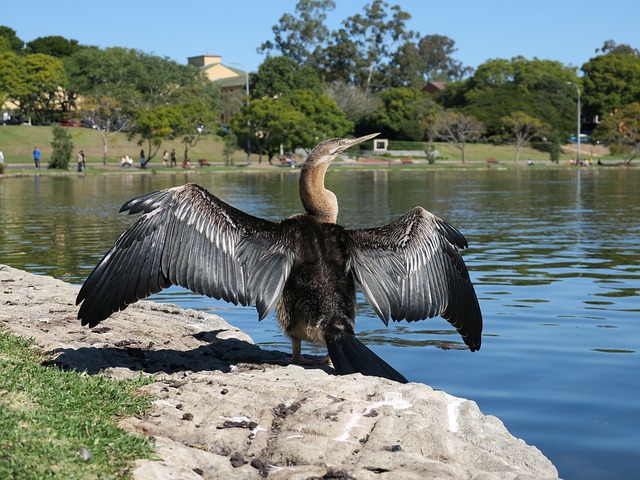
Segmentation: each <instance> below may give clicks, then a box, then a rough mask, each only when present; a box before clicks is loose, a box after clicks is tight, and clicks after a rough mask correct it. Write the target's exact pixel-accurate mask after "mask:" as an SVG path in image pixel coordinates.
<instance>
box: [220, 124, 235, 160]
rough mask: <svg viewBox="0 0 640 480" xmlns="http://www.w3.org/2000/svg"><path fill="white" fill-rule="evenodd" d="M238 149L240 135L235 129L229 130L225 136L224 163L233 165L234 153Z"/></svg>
mask: <svg viewBox="0 0 640 480" xmlns="http://www.w3.org/2000/svg"><path fill="white" fill-rule="evenodd" d="M237 150H238V137H236V134H235V133H233V131H229V132H227V134H226V135H225V136H224V148H223V150H222V154H223V155H224V164H225V165H233V154H234V153H235V152H236V151H237Z"/></svg>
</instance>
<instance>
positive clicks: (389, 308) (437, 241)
mask: <svg viewBox="0 0 640 480" xmlns="http://www.w3.org/2000/svg"><path fill="white" fill-rule="evenodd" d="M373 136H375V135H368V136H365V137H360V138H357V139H349V140H347V139H339V138H337V139H330V140H325V141H324V142H322V143H320V144H319V145H318V146H317V147H316V148H314V150H313V151H312V152H311V154H310V155H309V157H308V158H307V160H305V164H304V165H303V167H302V169H301V173H300V199H301V201H302V204H303V206H304V208H305V211H306V213H304V214H300V215H294V216H293V217H290V218H286V219H284V220H282V221H280V222H273V221H270V220H266V219H262V218H259V217H254V216H252V215H249V214H247V213H245V212H243V211H242V210H239V209H237V208H234V207H232V206H231V205H228V204H226V203H225V202H223V201H222V200H220V199H219V198H217V197H216V196H214V195H212V194H211V193H209V192H208V191H206V190H205V189H204V188H202V187H200V186H198V185H195V184H187V185H183V186H181V187H173V188H167V189H164V190H160V191H158V192H152V193H148V194H145V195H142V196H140V197H138V198H134V199H133V200H130V201H129V202H127V203H125V204H124V205H123V207H122V209H121V211H128V212H129V213H130V214H141V215H140V217H139V218H138V219H137V220H136V221H135V222H134V223H133V224H132V225H131V226H130V227H129V228H128V229H127V230H125V231H124V232H123V233H122V235H120V237H119V238H118V239H117V240H116V242H115V244H114V246H113V247H112V248H111V249H110V250H109V252H107V254H106V255H105V256H104V257H103V259H102V260H101V261H100V262H99V263H98V265H97V266H96V268H95V269H94V270H93V272H92V273H91V274H90V275H89V277H88V278H87V280H86V281H85V283H84V285H83V286H82V288H81V289H80V292H79V293H78V297H77V300H76V302H77V303H78V304H80V303H82V305H81V307H80V310H79V311H78V318H80V319H81V320H82V324H83V325H89V326H90V327H93V326H95V325H97V324H98V323H99V322H100V321H102V320H104V319H106V318H107V317H109V316H110V315H111V314H112V313H114V312H117V311H119V310H123V309H125V308H126V307H127V306H128V305H129V304H131V303H134V302H136V301H138V300H140V299H142V298H146V297H148V296H149V295H151V294H154V293H157V292H159V291H160V290H162V289H163V288H167V287H169V286H170V285H180V286H182V287H185V288H188V289H190V290H192V291H194V292H197V293H200V294H203V295H207V296H210V297H214V298H217V299H223V300H226V301H228V302H231V303H234V304H236V305H237V304H241V305H247V306H248V305H252V306H255V307H256V310H257V311H258V315H259V319H260V320H261V319H263V318H264V317H265V316H266V315H267V314H268V313H269V311H271V310H272V309H274V308H275V309H276V315H277V317H278V321H279V322H280V325H281V327H282V330H283V332H284V333H285V334H286V335H287V336H289V337H290V338H291V340H292V350H293V361H294V363H300V362H301V356H300V348H301V347H300V345H301V341H302V340H310V341H314V342H324V343H325V344H326V346H327V350H328V352H329V356H330V358H331V361H332V362H333V365H334V368H335V370H336V371H337V373H339V374H349V373H355V372H359V373H362V374H364V375H374V376H381V377H385V378H389V379H391V380H395V381H399V382H406V381H407V380H406V379H405V378H404V377H403V376H402V375H401V374H400V373H398V372H397V371H396V370H395V369H393V368H392V367H391V366H390V365H388V364H387V363H386V362H384V361H383V360H382V359H381V358H380V357H378V356H377V355H376V354H375V353H374V352H372V351H371V350H370V349H368V348H367V347H366V346H365V345H363V344H362V343H361V342H360V341H359V340H358V339H357V338H356V336H355V334H354V329H355V320H356V288H360V289H361V290H362V292H363V293H364V295H365V297H366V299H367V301H368V302H369V303H370V304H371V306H372V308H373V310H374V311H375V312H376V314H377V315H378V316H379V317H380V319H381V320H382V321H383V322H384V323H385V324H388V322H389V320H393V321H401V320H406V321H410V322H412V321H417V320H423V319H426V318H430V317H434V316H437V315H441V316H442V317H443V318H445V319H446V320H448V321H449V323H451V324H452V325H453V326H454V327H455V328H456V329H457V330H458V332H459V333H460V335H461V337H462V339H463V340H464V342H465V343H466V344H467V345H468V346H469V349H470V350H471V351H476V350H479V349H480V345H481V335H482V315H481V312H480V307H479V305H478V299H477V297H476V294H475V291H474V289H473V285H472V284H471V280H470V278H469V273H468V271H467V268H466V266H465V264H464V261H463V259H462V256H461V255H460V253H459V250H460V249H463V248H466V246H467V241H466V239H465V238H464V236H463V235H462V234H461V233H460V232H459V231H458V230H456V229H455V228H454V227H452V226H451V225H449V224H448V223H446V222H445V221H443V220H442V219H440V218H438V217H436V216H435V215H433V214H431V213H429V212H428V211H426V210H425V209H423V208H422V207H415V208H413V209H411V210H410V211H409V212H407V213H405V214H404V215H402V216H401V217H399V218H398V219H397V220H395V221H393V222H391V223H389V224H387V225H382V226H379V227H372V228H364V229H348V228H344V227H342V226H340V225H338V224H337V223H336V219H337V215H338V204H337V199H336V197H335V195H334V194H333V193H332V192H330V191H329V190H327V189H326V188H324V174H325V172H326V170H327V168H328V166H329V164H330V163H331V161H332V160H333V159H334V158H335V156H336V155H337V154H338V153H340V152H342V151H344V150H345V149H346V148H348V147H349V146H352V145H355V144H357V143H360V142H362V141H364V140H367V139H369V138H372V137H373Z"/></svg>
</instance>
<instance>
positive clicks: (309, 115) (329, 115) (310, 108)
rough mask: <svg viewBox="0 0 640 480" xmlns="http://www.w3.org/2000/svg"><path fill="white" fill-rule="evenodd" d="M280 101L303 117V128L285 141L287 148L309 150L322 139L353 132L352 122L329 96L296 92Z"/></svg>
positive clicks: (308, 91) (309, 92)
mask: <svg viewBox="0 0 640 480" xmlns="http://www.w3.org/2000/svg"><path fill="white" fill-rule="evenodd" d="M282 100H283V101H284V102H287V103H288V104H289V105H291V107H292V108H294V109H295V110H297V111H298V112H301V113H302V114H303V115H304V117H305V124H306V126H305V128H300V129H296V130H295V131H294V132H295V133H293V134H292V135H291V137H290V139H287V140H285V142H286V143H288V147H289V148H294V147H300V148H306V149H309V150H310V149H311V148H313V147H314V146H315V145H316V144H317V143H318V142H319V141H320V140H321V139H323V138H330V137H343V136H345V135H346V134H347V133H349V132H352V131H353V122H351V121H349V120H348V119H347V117H346V115H345V113H344V112H343V111H341V110H340V107H338V104H337V103H336V101H335V100H334V99H333V98H331V97H330V96H329V95H325V94H321V95H317V94H316V93H315V92H312V91H311V90H296V91H294V92H292V93H290V94H289V95H287V96H286V97H283V98H282Z"/></svg>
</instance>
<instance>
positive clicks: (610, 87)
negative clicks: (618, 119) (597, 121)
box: [582, 50, 640, 118]
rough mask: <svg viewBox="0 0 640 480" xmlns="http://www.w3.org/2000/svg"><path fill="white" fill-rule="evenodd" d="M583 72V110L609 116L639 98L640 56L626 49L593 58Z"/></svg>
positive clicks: (639, 99) (601, 116) (585, 65)
mask: <svg viewBox="0 0 640 480" xmlns="http://www.w3.org/2000/svg"><path fill="white" fill-rule="evenodd" d="M582 71H583V72H584V78H583V85H584V95H583V103H584V112H585V114H586V115H587V116H596V115H597V116H598V117H600V118H604V117H606V116H607V115H608V114H610V113H612V112H614V111H615V110H616V109H619V108H622V107H624V106H625V105H628V104H629V103H631V102H637V101H640V56H638V55H637V54H636V53H629V52H627V51H626V50H622V51H617V50H614V51H612V52H609V53H606V54H604V55H599V56H597V57H595V58H592V59H591V60H589V61H588V62H587V63H585V64H584V65H583V66H582Z"/></svg>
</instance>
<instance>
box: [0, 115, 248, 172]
mask: <svg viewBox="0 0 640 480" xmlns="http://www.w3.org/2000/svg"><path fill="white" fill-rule="evenodd" d="M65 128H68V131H69V132H70V133H71V137H72V139H73V143H74V146H75V151H78V150H83V151H84V153H85V155H86V159H87V162H89V163H92V164H96V163H102V155H103V154H102V151H103V145H102V136H101V135H100V132H98V131H96V130H92V129H90V128H78V127H65ZM51 129H52V127H35V126H33V127H32V126H28V125H20V126H0V150H1V151H2V152H3V153H4V158H5V163H10V164H19V163H25V164H29V165H31V164H33V160H32V158H31V152H32V151H33V147H35V146H37V147H38V148H39V149H40V151H41V152H42V159H43V160H42V165H43V167H46V165H47V164H48V162H49V159H50V158H51V150H52V149H51V140H52V139H53V134H52V133H51ZM107 148H108V150H107V152H108V153H107V162H108V163H110V164H114V165H117V164H119V162H120V158H122V157H123V156H125V155H129V156H130V157H131V158H132V159H133V160H134V164H135V165H138V159H139V158H140V157H139V155H140V149H141V148H143V147H141V146H140V145H138V144H137V142H136V141H135V140H129V139H128V138H127V136H126V134H124V133H116V134H114V135H112V136H110V137H109V138H108V143H107ZM145 148H146V147H145ZM172 148H175V149H176V153H177V154H178V160H179V161H180V160H181V159H182V158H183V155H184V146H183V145H182V144H181V143H180V141H178V140H172V141H168V142H165V143H163V144H162V147H161V149H160V151H159V152H158V154H156V156H155V157H154V158H153V160H152V161H151V164H150V166H152V165H154V164H155V166H157V165H161V164H162V152H163V151H164V150H169V151H171V149H172ZM223 148H224V146H223V143H222V141H220V139H219V138H216V137H214V136H212V135H203V136H202V137H201V138H200V140H199V141H198V143H197V144H196V146H195V147H193V148H190V149H189V157H190V158H191V159H200V158H204V159H207V160H209V161H213V162H224V156H223V153H222V151H223ZM233 159H234V161H236V162H237V163H242V162H246V154H245V153H243V152H242V151H241V150H239V151H237V152H236V153H235V154H234V157H233ZM73 162H75V157H74V158H73V159H72V162H71V163H73ZM72 166H75V165H72Z"/></svg>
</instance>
